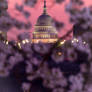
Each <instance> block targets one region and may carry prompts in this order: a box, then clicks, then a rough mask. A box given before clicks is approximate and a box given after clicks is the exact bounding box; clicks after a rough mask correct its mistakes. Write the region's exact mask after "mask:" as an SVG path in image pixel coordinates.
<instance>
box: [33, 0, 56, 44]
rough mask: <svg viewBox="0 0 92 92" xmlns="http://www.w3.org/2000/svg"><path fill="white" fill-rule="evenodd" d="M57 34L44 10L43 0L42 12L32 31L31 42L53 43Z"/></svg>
mask: <svg viewBox="0 0 92 92" xmlns="http://www.w3.org/2000/svg"><path fill="white" fill-rule="evenodd" d="M57 38H58V35H57V31H56V28H55V27H54V26H53V22H52V18H51V17H50V16H49V15H48V14H47V12H46V0H44V10H43V14H42V15H41V16H39V18H38V20H37V23H36V25H35V31H34V32H33V39H32V42H33V43H38V42H42V43H54V42H56V41H57Z"/></svg>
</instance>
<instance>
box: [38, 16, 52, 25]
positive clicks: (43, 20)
mask: <svg viewBox="0 0 92 92" xmlns="http://www.w3.org/2000/svg"><path fill="white" fill-rule="evenodd" d="M36 26H52V18H51V17H50V16H49V15H47V14H42V15H41V16H40V17H39V18H38V20H37V24H36Z"/></svg>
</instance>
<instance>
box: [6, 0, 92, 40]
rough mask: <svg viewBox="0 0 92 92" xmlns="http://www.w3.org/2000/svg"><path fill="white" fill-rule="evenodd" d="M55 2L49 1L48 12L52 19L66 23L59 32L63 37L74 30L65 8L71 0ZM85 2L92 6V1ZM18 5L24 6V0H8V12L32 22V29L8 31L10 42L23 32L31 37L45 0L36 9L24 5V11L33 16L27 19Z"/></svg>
mask: <svg viewBox="0 0 92 92" xmlns="http://www.w3.org/2000/svg"><path fill="white" fill-rule="evenodd" d="M54 1H55V0H47V12H48V14H49V15H50V16H51V17H52V18H55V19H56V20H58V21H61V22H64V23H65V26H64V28H63V29H61V31H59V35H60V36H62V35H64V34H65V33H66V32H67V30H69V29H71V28H72V24H71V23H70V22H69V14H68V13H67V12H66V11H65V6H66V5H67V4H68V2H69V0H65V1H64V2H63V3H61V4H58V3H54ZM84 1H85V5H87V6H88V5H92V0H84ZM16 4H17V5H20V6H21V5H23V4H24V0H8V10H7V11H8V12H9V14H10V16H11V17H13V18H16V19H17V20H19V21H22V22H25V23H27V22H28V21H30V22H31V23H32V27H31V29H29V30H25V29H21V30H18V29H17V28H16V27H13V28H11V30H9V31H8V40H15V39H16V37H17V35H18V34H20V33H22V32H30V35H31V32H32V31H34V25H35V24H36V21H37V18H38V17H39V16H40V15H41V13H42V11H43V0H38V2H37V3H36V5H35V6H34V7H30V6H27V5H24V10H26V11H28V12H30V14H31V16H30V17H29V18H25V17H24V16H23V14H22V13H21V12H19V11H18V10H16V8H15V5H16Z"/></svg>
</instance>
